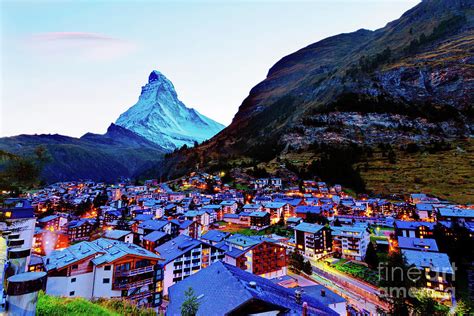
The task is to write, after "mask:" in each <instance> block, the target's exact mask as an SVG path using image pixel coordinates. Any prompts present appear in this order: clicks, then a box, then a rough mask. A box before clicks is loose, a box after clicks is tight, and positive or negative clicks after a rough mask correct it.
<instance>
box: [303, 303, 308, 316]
mask: <svg viewBox="0 0 474 316" xmlns="http://www.w3.org/2000/svg"><path fill="white" fill-rule="evenodd" d="M302 315H303V316H308V303H306V302H304V303H303V313H302Z"/></svg>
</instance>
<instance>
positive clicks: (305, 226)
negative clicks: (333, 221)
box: [295, 222, 324, 234]
mask: <svg viewBox="0 0 474 316" xmlns="http://www.w3.org/2000/svg"><path fill="white" fill-rule="evenodd" d="M323 227H324V226H322V225H318V224H310V223H306V222H302V223H299V224H298V225H296V226H295V230H299V231H303V232H307V233H313V234H314V233H317V232H318V231H320V230H321V229H322V228H323Z"/></svg>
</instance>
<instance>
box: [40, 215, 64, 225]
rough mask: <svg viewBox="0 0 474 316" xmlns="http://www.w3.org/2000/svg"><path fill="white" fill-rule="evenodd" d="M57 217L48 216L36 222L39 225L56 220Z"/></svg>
mask: <svg viewBox="0 0 474 316" xmlns="http://www.w3.org/2000/svg"><path fill="white" fill-rule="evenodd" d="M58 217H59V216H58V215H49V216H46V217H43V218H41V219H39V220H38V222H39V223H47V222H49V221H52V220H55V219H56V218H58Z"/></svg>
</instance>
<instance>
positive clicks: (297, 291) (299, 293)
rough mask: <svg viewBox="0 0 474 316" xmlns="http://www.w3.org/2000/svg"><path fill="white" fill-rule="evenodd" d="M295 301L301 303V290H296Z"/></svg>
mask: <svg viewBox="0 0 474 316" xmlns="http://www.w3.org/2000/svg"><path fill="white" fill-rule="evenodd" d="M295 301H296V304H301V291H300V290H295Z"/></svg>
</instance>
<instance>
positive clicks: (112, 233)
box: [104, 229, 132, 239]
mask: <svg viewBox="0 0 474 316" xmlns="http://www.w3.org/2000/svg"><path fill="white" fill-rule="evenodd" d="M128 234H132V232H131V231H129V230H120V229H111V230H106V231H105V234H104V237H105V238H109V239H120V238H122V237H125V236H127V235H128Z"/></svg>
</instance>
